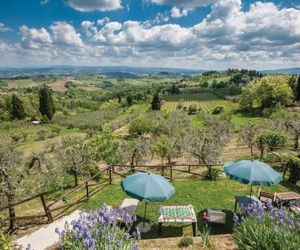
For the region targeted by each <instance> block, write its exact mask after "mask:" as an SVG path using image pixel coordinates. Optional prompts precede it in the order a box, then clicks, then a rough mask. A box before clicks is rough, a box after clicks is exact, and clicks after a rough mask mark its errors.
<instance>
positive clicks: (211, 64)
mask: <svg viewBox="0 0 300 250" xmlns="http://www.w3.org/2000/svg"><path fill="white" fill-rule="evenodd" d="M0 56H1V57H2V60H1V62H0V66H16V67H19V66H30V65H31V66H49V65H60V64H70V65H71V64H72V65H132V66H162V67H163V66H165V67H184V68H198V69H200V68H201V69H225V68H228V67H239V68H240V67H247V68H256V69H260V68H264V69H268V68H280V67H294V66H300V63H299V62H300V60H299V59H300V1H299V0H290V1H289V0H288V1H279V0H273V1H254V0H243V1H241V0H189V1H184V0H48V1H47V0H22V1H19V0H1V2H0Z"/></svg>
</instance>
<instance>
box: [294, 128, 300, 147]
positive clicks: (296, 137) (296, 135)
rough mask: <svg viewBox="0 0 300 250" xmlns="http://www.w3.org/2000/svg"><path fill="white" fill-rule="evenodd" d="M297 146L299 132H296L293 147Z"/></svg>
mask: <svg viewBox="0 0 300 250" xmlns="http://www.w3.org/2000/svg"><path fill="white" fill-rule="evenodd" d="M298 147H299V134H298V133H297V132H296V134H295V144H294V148H295V149H298Z"/></svg>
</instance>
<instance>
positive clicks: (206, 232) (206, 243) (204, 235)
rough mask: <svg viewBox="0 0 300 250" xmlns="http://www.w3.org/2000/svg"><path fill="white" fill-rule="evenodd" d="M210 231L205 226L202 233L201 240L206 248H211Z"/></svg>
mask: <svg viewBox="0 0 300 250" xmlns="http://www.w3.org/2000/svg"><path fill="white" fill-rule="evenodd" d="M210 231H211V229H210V228H209V227H208V225H205V226H204V228H203V232H202V235H201V236H202V240H203V245H204V247H206V248H212V247H213V241H212V237H211V235H210Z"/></svg>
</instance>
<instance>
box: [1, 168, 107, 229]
mask: <svg viewBox="0 0 300 250" xmlns="http://www.w3.org/2000/svg"><path fill="white" fill-rule="evenodd" d="M108 169H109V167H107V168H105V169H103V170H101V171H100V172H99V173H97V174H96V175H94V176H92V177H90V178H89V179H87V180H85V181H84V182H83V183H81V184H80V185H78V186H76V187H74V188H72V189H71V190H69V191H67V192H65V193H64V194H63V195H61V196H60V197H58V198H55V199H54V200H52V201H51V202H48V203H47V202H46V196H47V195H48V194H49V193H42V194H38V195H35V196H33V197H30V198H27V199H24V200H22V201H18V202H15V203H10V204H8V205H7V206H5V207H2V208H0V213H1V212H3V211H6V210H7V211H8V214H9V216H8V218H5V219H4V222H7V221H8V222H9V228H8V231H9V232H10V233H12V232H14V231H15V230H16V229H17V222H18V221H26V222H27V225H35V224H40V223H45V222H46V223H51V222H53V221H54V220H55V219H58V218H60V217H61V216H63V215H64V214H65V213H66V212H67V211H68V210H69V209H70V208H72V207H73V206H74V205H79V204H80V203H82V202H84V201H87V200H88V199H89V198H90V197H91V196H93V195H94V194H96V193H97V192H99V191H100V190H101V189H100V190H99V187H100V185H102V184H109V183H111V181H110V180H109V179H107V178H101V174H102V173H104V172H105V173H106V172H107V171H108ZM96 178H100V180H99V181H97V182H96V183H95V182H94V180H95V179H96ZM92 182H93V183H92ZM82 189H83V190H84V195H83V196H82V197H80V198H77V199H76V200H75V201H73V202H65V200H66V198H67V197H68V196H70V195H71V194H73V193H75V192H76V191H79V190H82ZM36 199H39V200H40V202H41V206H42V210H43V213H35V214H34V215H26V216H17V215H16V211H15V208H16V207H17V206H20V205H22V204H24V203H28V202H31V201H33V200H36ZM59 202H63V203H64V204H62V205H59V204H58V203H59ZM54 212H57V213H54ZM42 219H44V222H41V220H42ZM36 220H38V221H39V222H36Z"/></svg>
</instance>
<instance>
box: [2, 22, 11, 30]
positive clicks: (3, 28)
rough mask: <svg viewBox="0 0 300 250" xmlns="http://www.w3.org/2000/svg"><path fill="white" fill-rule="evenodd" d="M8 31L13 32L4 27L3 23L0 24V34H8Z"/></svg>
mask: <svg viewBox="0 0 300 250" xmlns="http://www.w3.org/2000/svg"><path fill="white" fill-rule="evenodd" d="M9 31H13V30H12V29H11V28H8V27H6V26H5V24H4V23H0V32H9Z"/></svg>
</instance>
